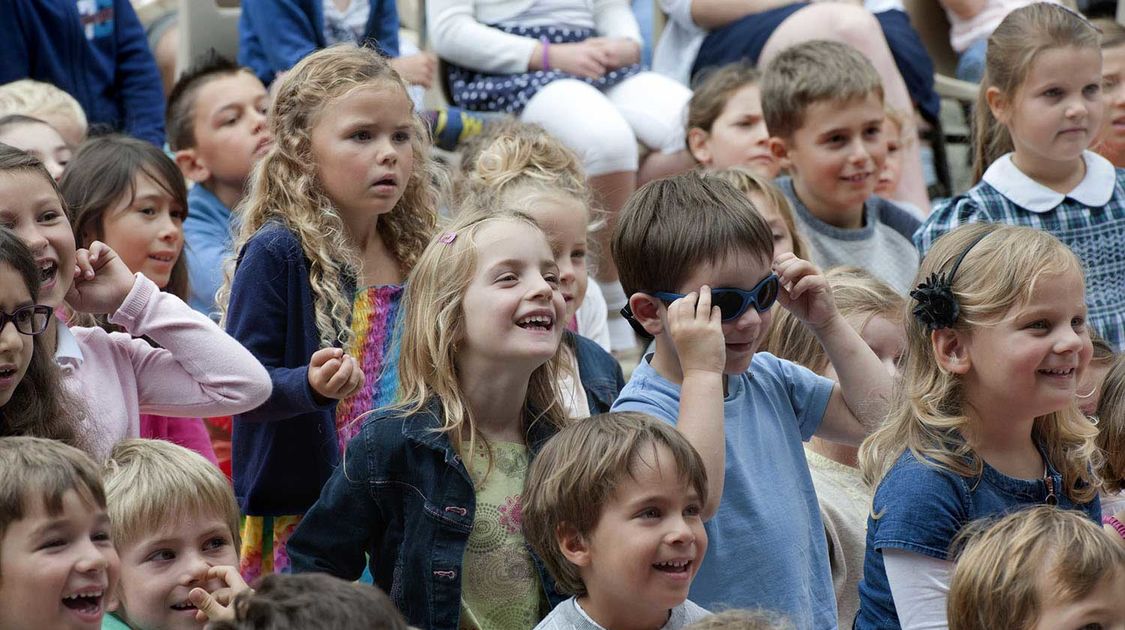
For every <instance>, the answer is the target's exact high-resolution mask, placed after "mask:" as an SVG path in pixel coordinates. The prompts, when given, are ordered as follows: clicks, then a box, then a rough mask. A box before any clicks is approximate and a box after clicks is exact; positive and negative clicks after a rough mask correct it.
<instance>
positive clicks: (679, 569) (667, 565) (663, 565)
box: [652, 560, 691, 574]
mask: <svg viewBox="0 0 1125 630" xmlns="http://www.w3.org/2000/svg"><path fill="white" fill-rule="evenodd" d="M652 568H654V569H656V570H657V571H661V572H663V573H672V574H685V573H687V572H688V569H690V568H691V560H670V561H668V562H657V563H656V564H653V565H652Z"/></svg>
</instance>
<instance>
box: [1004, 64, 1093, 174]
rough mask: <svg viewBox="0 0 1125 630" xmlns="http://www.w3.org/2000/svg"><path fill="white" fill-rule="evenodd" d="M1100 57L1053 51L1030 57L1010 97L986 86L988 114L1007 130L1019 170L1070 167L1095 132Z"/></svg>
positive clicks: (1088, 144)
mask: <svg viewBox="0 0 1125 630" xmlns="http://www.w3.org/2000/svg"><path fill="white" fill-rule="evenodd" d="M1101 73H1102V55H1101V51H1100V50H1098V49H1097V48H1074V47H1066V48H1053V49H1050V50H1045V51H1043V52H1041V53H1040V54H1039V56H1038V57H1036V58H1035V61H1033V62H1032V64H1031V68H1030V69H1029V71H1028V74H1027V77H1026V78H1025V79H1024V82H1023V84H1022V85H1020V87H1019V89H1018V90H1016V94H1015V96H1014V98H1012V99H1007V98H1004V97H1003V96H1002V95H1000V94H999V92H998V91H997V90H996V88H989V91H988V95H989V104H990V106H991V107H992V112H993V114H994V115H995V116H996V119H997V120H999V121H1000V122H1001V123H1002V124H1004V125H1006V126H1007V127H1008V130H1009V131H1010V133H1011V136H1012V145H1013V146H1014V147H1015V153H1016V155H1015V158H1014V159H1015V161H1016V164H1017V165H1018V166H1020V168H1022V169H1024V170H1025V171H1033V172H1036V171H1040V170H1042V169H1044V168H1052V167H1053V166H1058V165H1066V166H1069V165H1070V164H1073V162H1074V160H1077V159H1078V158H1079V157H1080V156H1081V155H1082V152H1083V151H1085V150H1086V149H1087V148H1088V147H1089V146H1090V144H1091V143H1092V142H1093V140H1094V138H1095V136H1096V135H1097V134H1098V132H1099V131H1100V130H1101V125H1102V119H1103V116H1104V114H1105V101H1104V99H1103V98H1102V93H1101V81H1102V76H1101Z"/></svg>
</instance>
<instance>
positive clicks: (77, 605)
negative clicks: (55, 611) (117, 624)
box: [62, 590, 103, 616]
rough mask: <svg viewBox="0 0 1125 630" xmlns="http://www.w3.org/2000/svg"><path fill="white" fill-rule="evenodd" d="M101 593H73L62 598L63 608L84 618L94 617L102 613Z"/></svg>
mask: <svg viewBox="0 0 1125 630" xmlns="http://www.w3.org/2000/svg"><path fill="white" fill-rule="evenodd" d="M102 594H103V592H102V591H100V590H99V591H89V592H86V593H75V594H74V595H67V596H66V597H63V598H62V603H63V606H66V607H67V608H68V609H70V610H73V611H75V612H77V613H79V614H81V615H84V616H96V615H100V614H101V612H102Z"/></svg>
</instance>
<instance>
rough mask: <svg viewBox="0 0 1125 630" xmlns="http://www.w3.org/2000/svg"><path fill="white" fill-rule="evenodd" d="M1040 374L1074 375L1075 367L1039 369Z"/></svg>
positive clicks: (1054, 375) (1055, 375)
mask: <svg viewBox="0 0 1125 630" xmlns="http://www.w3.org/2000/svg"><path fill="white" fill-rule="evenodd" d="M1039 373H1040V374H1043V375H1045V376H1053V377H1064V378H1065V377H1069V376H1074V368H1053V369H1050V370H1039Z"/></svg>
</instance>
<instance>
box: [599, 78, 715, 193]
mask: <svg viewBox="0 0 1125 630" xmlns="http://www.w3.org/2000/svg"><path fill="white" fill-rule="evenodd" d="M606 96H607V97H609V100H610V102H611V103H613V106H614V107H616V108H617V111H619V112H621V115H622V116H624V117H625V120H626V121H627V122H628V123H629V126H630V127H631V128H632V129H633V133H634V134H636V137H637V140H638V141H639V142H640V143H641V144H643V145H644V146H645V147H647V148H649V149H651V151H650V152H649V154H648V155H647V156H645V158H644V160H643V161H642V162H641V165H640V168H639V169H638V171H637V184H638V185H640V184H644V183H646V182H649V181H652V180H654V179H660V178H661V177H668V176H669V175H675V174H676V173H682V172H683V171H686V170H688V169H690V168H692V167H693V166H694V165H695V160H694V159H693V158H692V157H691V154H690V153H688V151H687V145H686V144H685V141H684V133H685V132H684V123H685V120H686V118H685V116H686V110H687V104H688V101H690V100H691V90H689V89H688V88H686V87H684V86H683V85H681V84H680V83H679V82H678V81H675V80H673V79H669V78H668V77H666V76H664V75H660V74H656V73H655V72H642V73H640V74H636V75H633V76H631V77H629V78H628V79H626V80H624V81H622V82H621V83H618V84H617V85H615V86H613V87H612V88H610V89H609V90H606Z"/></svg>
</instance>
